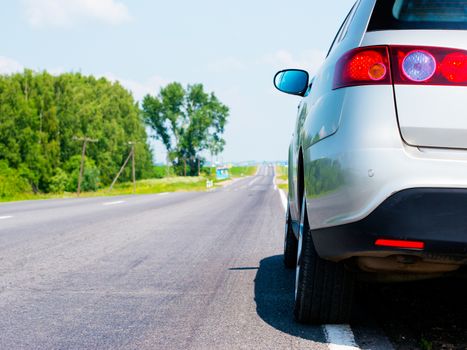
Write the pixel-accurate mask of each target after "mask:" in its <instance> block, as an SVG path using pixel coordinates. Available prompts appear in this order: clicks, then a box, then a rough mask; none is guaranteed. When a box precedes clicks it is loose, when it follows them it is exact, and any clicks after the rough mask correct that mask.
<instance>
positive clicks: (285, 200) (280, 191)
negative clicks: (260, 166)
mask: <svg viewBox="0 0 467 350" xmlns="http://www.w3.org/2000/svg"><path fill="white" fill-rule="evenodd" d="M279 194H280V195H281V203H282V206H283V207H284V211H286V210H287V195H286V194H285V192H284V190H283V189H279Z"/></svg>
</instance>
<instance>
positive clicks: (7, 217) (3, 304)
mask: <svg viewBox="0 0 467 350" xmlns="http://www.w3.org/2000/svg"><path fill="white" fill-rule="evenodd" d="M0 217H3V219H0V311H1V317H0V348H1V349H71V348H73V349H97V348H98V349H289V348H297V349H300V348H308V349H310V348H311V349H325V348H327V347H326V345H325V338H324V334H323V331H322V329H321V328H320V327H316V328H312V327H304V326H299V325H297V324H295V323H293V321H292V315H291V312H290V310H291V309H290V307H291V302H292V299H291V295H292V293H293V273H291V272H286V271H285V270H284V269H283V267H282V265H281V264H282V261H281V256H280V254H281V246H282V227H283V208H282V204H281V201H280V196H279V192H278V191H275V190H274V186H273V168H272V167H265V168H262V169H261V170H260V172H259V173H258V176H256V177H250V178H245V179H242V180H239V181H236V182H234V183H233V184H231V185H230V186H227V187H226V188H223V189H220V190H217V191H213V192H205V193H172V194H167V195H148V196H135V197H111V198H90V199H70V200H50V201H34V202H21V203H11V204H3V205H0Z"/></svg>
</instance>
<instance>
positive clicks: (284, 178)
mask: <svg viewBox="0 0 467 350" xmlns="http://www.w3.org/2000/svg"><path fill="white" fill-rule="evenodd" d="M276 184H277V187H279V188H280V189H282V190H284V191H285V192H286V193H287V192H288V191H289V182H288V167H286V166H284V165H276Z"/></svg>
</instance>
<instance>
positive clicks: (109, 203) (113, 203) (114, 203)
mask: <svg viewBox="0 0 467 350" xmlns="http://www.w3.org/2000/svg"><path fill="white" fill-rule="evenodd" d="M122 203H125V201H115V202H106V203H102V205H117V204H122Z"/></svg>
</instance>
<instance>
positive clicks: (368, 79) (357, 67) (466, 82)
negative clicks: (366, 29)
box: [333, 46, 467, 89]
mask: <svg viewBox="0 0 467 350" xmlns="http://www.w3.org/2000/svg"><path fill="white" fill-rule="evenodd" d="M391 83H394V84H399V85H454V86H467V51H463V50H457V49H449V48H440V47H421V46H370V47H361V48H357V49H354V50H351V51H349V52H347V53H346V54H344V56H342V58H341V59H340V60H339V61H338V62H337V64H336V71H335V76H334V85H333V88H334V89H338V88H342V87H348V86H358V85H389V84H391Z"/></svg>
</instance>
